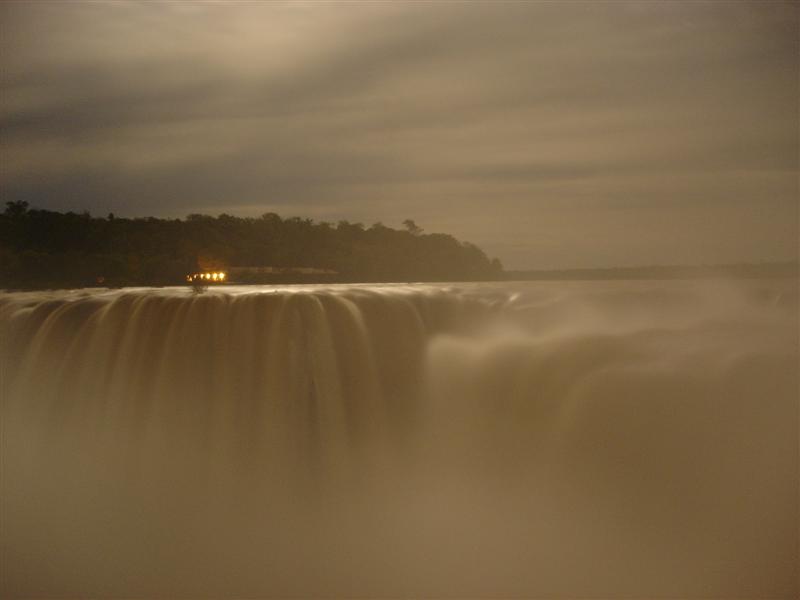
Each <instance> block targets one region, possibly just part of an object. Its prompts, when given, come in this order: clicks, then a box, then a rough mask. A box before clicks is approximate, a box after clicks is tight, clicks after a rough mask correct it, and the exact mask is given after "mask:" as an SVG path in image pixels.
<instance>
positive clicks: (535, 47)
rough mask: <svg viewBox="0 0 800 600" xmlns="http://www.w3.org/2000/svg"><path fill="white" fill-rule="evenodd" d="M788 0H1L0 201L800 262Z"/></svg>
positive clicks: (576, 249) (526, 249)
mask: <svg viewBox="0 0 800 600" xmlns="http://www.w3.org/2000/svg"><path fill="white" fill-rule="evenodd" d="M799 12H800V10H799V9H798V4H796V3H794V4H791V3H777V2H775V3H773V2H753V3H750V2H731V3H728V2H708V3H702V2H660V3H655V2H630V3H623V2H615V3H602V2H595V1H593V2H587V3H582V2H569V3H559V4H556V3H545V2H539V3H535V2H531V3H502V2H493V3H491V4H489V3H477V2H475V3H402V2H393V3H388V2H386V3H377V2H375V3H310V2H309V3H306V2H292V3H280V2H265V3H239V4H237V3H231V2H224V3H223V2H205V3H203V4H192V3H188V2H176V3H172V4H170V3H146V2H113V3H107V4H104V3H91V4H90V3H76V2H57V3H56V2H54V3H48V2H26V3H22V2H5V3H3V4H2V6H0V24H1V27H2V30H1V31H0V57H2V58H1V59H0V60H1V61H2V62H1V64H0V86H1V87H0V103H1V104H0V131H1V133H2V137H0V152H1V153H2V156H1V158H2V161H0V186H2V192H3V193H2V197H3V200H4V201H12V200H25V201H28V202H30V203H31V205H32V206H35V207H37V208H48V209H52V210H76V211H81V210H90V211H92V213H94V214H100V215H103V214H105V213H107V212H114V213H115V214H117V215H120V216H122V215H125V216H136V215H139V216H145V215H157V216H176V217H179V216H180V217H182V216H185V215H186V214H188V213H196V212H208V213H211V214H217V213H220V212H228V213H231V214H236V215H253V216H255V215H260V214H262V213H264V212H269V211H274V212H278V213H280V214H282V215H284V216H291V215H300V216H308V217H313V218H316V219H324V220H331V221H335V220H338V219H340V218H342V219H350V220H362V221H364V222H365V223H366V224H371V223H372V222H375V221H383V222H384V223H385V224H387V225H390V226H397V225H399V224H400V222H401V221H402V220H403V219H406V218H412V219H414V220H416V222H417V223H418V224H419V225H420V226H421V227H423V228H425V229H426V230H427V231H445V232H447V233H451V234H453V235H455V236H457V237H459V238H462V239H467V240H470V241H472V242H474V243H476V244H478V245H480V246H481V247H482V248H483V249H484V250H486V252H487V253H488V254H490V255H492V256H498V257H499V258H500V259H501V260H502V261H503V262H504V264H505V266H506V267H507V268H525V267H530V268H548V267H553V268H558V267H571V266H578V267H581V266H583V267H594V266H622V265H637V264H651V263H719V262H735V261H758V260H786V259H790V258H794V257H796V254H797V238H798V235H797V233H798V217H797V214H798V213H797V195H798V176H797V168H798V61H799V60H800V59H798V56H800V54H799V52H800V47H799V45H798V14H799Z"/></svg>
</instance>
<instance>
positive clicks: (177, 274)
mask: <svg viewBox="0 0 800 600" xmlns="http://www.w3.org/2000/svg"><path fill="white" fill-rule="evenodd" d="M404 225H405V230H397V229H392V228H390V227H385V226H384V225H382V224H380V223H376V224H374V225H372V226H371V227H369V228H366V227H364V226H363V225H362V224H361V223H349V222H347V221H339V223H337V224H335V225H334V224H331V223H324V222H323V223H318V222H314V221H312V220H311V219H302V218H299V217H291V218H287V219H282V218H281V217H279V216H278V215H276V214H274V213H267V214H264V215H262V216H261V217H258V218H241V217H233V216H231V215H226V214H222V215H219V216H218V217H211V216H207V215H197V214H194V215H189V216H188V217H187V218H186V219H157V218H154V217H149V218H141V219H126V218H115V217H114V215H113V214H109V215H108V216H107V217H105V218H98V217H92V216H91V215H89V213H86V212H85V213H81V214H76V213H73V212H68V213H59V212H53V211H48V210H36V209H31V208H29V207H28V204H27V203H25V202H8V203H6V209H5V211H4V212H3V213H2V214H0V287H3V288H6V289H9V288H19V289H32V288H48V287H82V286H91V285H98V284H99V285H107V286H123V285H174V284H180V283H183V282H185V277H186V275H187V274H188V273H192V272H195V271H198V270H207V269H225V268H227V267H230V266H249V267H261V266H270V267H278V268H287V269H288V268H297V267H313V268H317V269H328V270H331V271H335V272H336V274H327V275H308V274H300V273H294V274H293V273H290V272H289V273H285V274H278V275H274V276H273V277H272V279H273V280H274V281H275V282H281V283H290V282H303V281H310V280H318V281H329V282H332V281H341V282H370V281H374V282H388V281H456V280H486V279H498V278H500V277H501V276H502V266H501V265H500V263H499V261H497V260H496V259H495V260H489V258H487V256H486V255H485V254H484V253H483V251H482V250H481V249H480V248H478V247H477V246H474V245H472V244H469V243H467V242H459V241H458V240H456V239H455V238H453V237H452V236H450V235H445V234H441V233H433V234H425V233H423V231H422V230H421V229H420V228H419V227H417V225H416V224H415V223H414V222H413V221H411V220H407V221H405V223H404Z"/></svg>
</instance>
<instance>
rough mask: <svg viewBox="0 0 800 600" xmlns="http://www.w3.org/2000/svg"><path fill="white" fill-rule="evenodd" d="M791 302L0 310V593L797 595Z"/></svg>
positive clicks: (565, 288) (560, 288) (709, 292)
mask: <svg viewBox="0 0 800 600" xmlns="http://www.w3.org/2000/svg"><path fill="white" fill-rule="evenodd" d="M797 320H798V307H797V282H796V281H775V282H737V283H724V282H704V283H698V282H635V283H634V282H586V283H581V282H570V283H556V282H553V283H519V284H465V285H460V286H436V285H408V286H338V287H337V286H334V287H316V286H307V287H286V288H269V287H264V288H252V287H247V288H241V287H239V288H237V287H226V288H217V289H214V290H211V291H209V292H208V293H207V294H204V295H193V294H191V293H190V292H189V291H187V290H185V289H171V290H170V289H166V290H145V289H141V290H122V291H108V292H97V291H80V290H77V291H70V292H52V293H50V292H36V293H14V294H10V293H9V294H4V295H0V360H1V361H2V363H1V365H2V400H3V406H2V413H3V414H2V416H3V439H2V444H3V447H2V462H3V480H2V504H1V505H0V507H1V508H2V540H1V542H2V595H3V597H31V596H37V597H42V596H56V595H57V596H62V597H64V596H70V597H77V596H82V597H88V596H93V597H112V596H113V597H123V596H124V597H167V596H169V597H178V596H182V597H188V596H191V597H197V596H208V597H233V596H236V597H242V596H248V597H254V596H259V597H263V596H282V597H285V596H294V597H299V596H317V597H318V596H328V597H330V596H335V597H342V596H348V597H352V596H360V597H365V596H371V597H374V596H381V597H388V596H393V597H397V596H402V597H408V596H439V597H441V596H460V597H463V596H470V597H476V596H487V597H489V596H491V597H500V596H501V597H510V596H517V597H519V596H526V597H530V596H539V597H542V596H546V597H578V596H583V597H586V596H591V597H599V596H604V597H609V596H611V597H618V596H626V597H644V596H647V597H653V596H662V597H663V596H670V597H689V596H695V597H698V596H703V597H732V596H738V597H754V596H759V597H786V598H789V597H794V596H795V595H796V594H797V592H798V580H797V564H798V484H799V483H800V482H799V481H798V333H797V332H798V329H797V325H798V323H797Z"/></svg>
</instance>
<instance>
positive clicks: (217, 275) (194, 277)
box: [186, 271, 227, 283]
mask: <svg viewBox="0 0 800 600" xmlns="http://www.w3.org/2000/svg"><path fill="white" fill-rule="evenodd" d="M226 277H227V274H226V273H224V272H223V271H215V272H213V273H192V274H191V275H187V276H186V281H188V282H189V283H192V282H195V281H198V280H200V281H203V280H206V281H217V282H222V281H224V280H225V278H226Z"/></svg>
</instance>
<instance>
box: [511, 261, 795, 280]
mask: <svg viewBox="0 0 800 600" xmlns="http://www.w3.org/2000/svg"><path fill="white" fill-rule="evenodd" d="M797 276H798V263H797V262H792V261H789V262H771V263H739V264H729V265H702V266H691V265H669V266H648V267H619V268H612V269H561V270H530V271H506V272H505V273H504V275H503V278H504V279H506V280H508V281H538V280H563V279H704V278H715V277H716V278H729V279H730V278H732V279H765V278H784V277H797Z"/></svg>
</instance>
